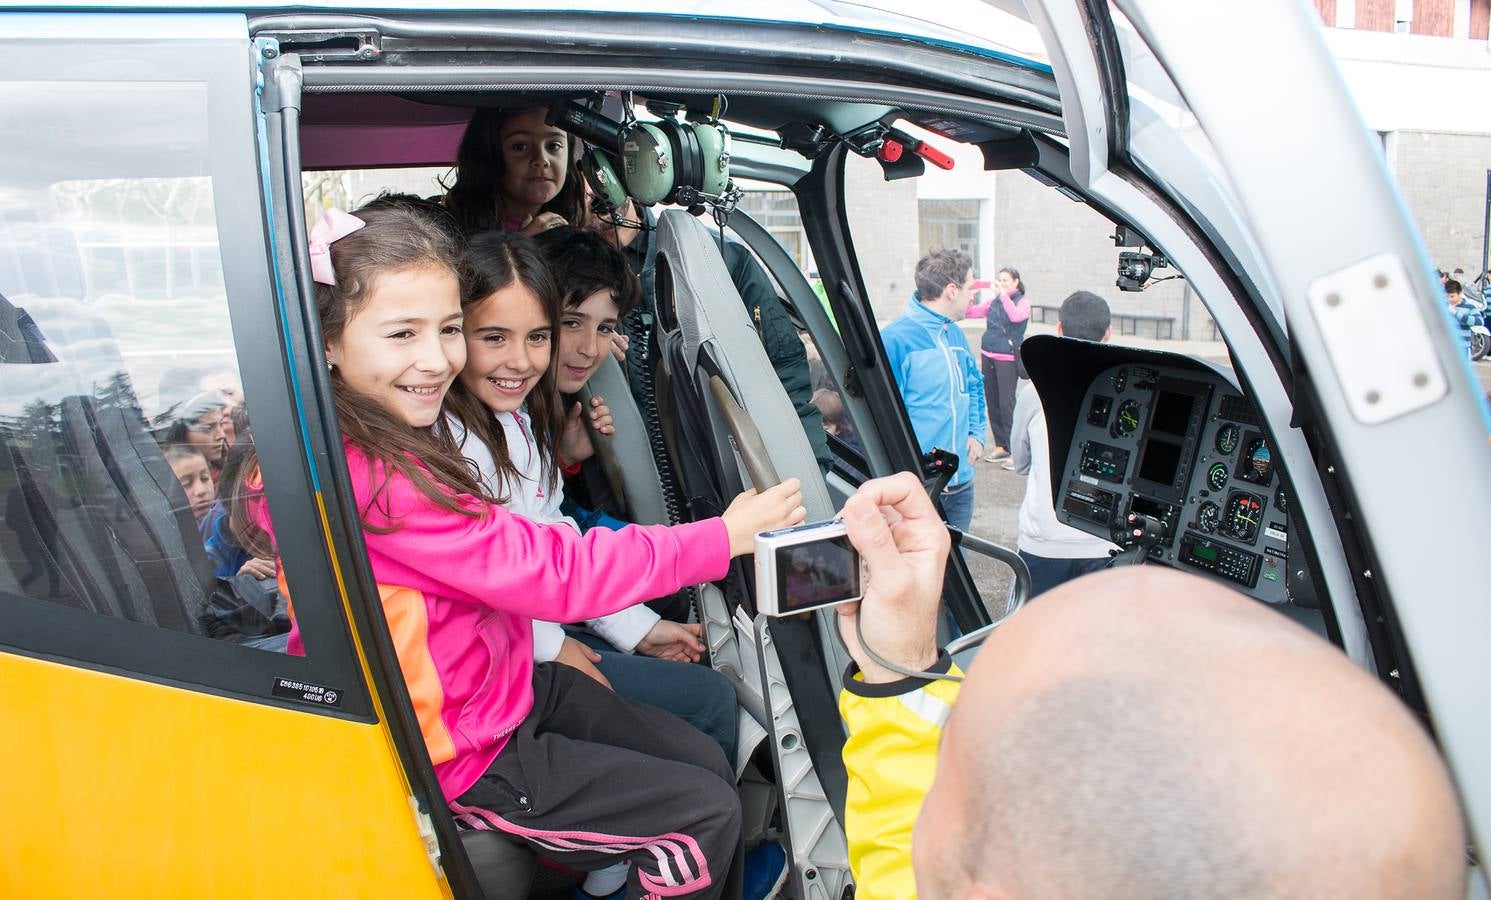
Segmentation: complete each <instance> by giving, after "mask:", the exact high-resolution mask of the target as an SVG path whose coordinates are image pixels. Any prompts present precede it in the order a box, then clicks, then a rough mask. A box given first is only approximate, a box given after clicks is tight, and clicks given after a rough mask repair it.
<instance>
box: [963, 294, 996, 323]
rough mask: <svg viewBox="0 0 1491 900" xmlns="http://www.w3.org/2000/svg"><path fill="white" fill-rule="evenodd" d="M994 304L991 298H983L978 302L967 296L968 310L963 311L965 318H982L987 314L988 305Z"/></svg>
mask: <svg viewBox="0 0 1491 900" xmlns="http://www.w3.org/2000/svg"><path fill="white" fill-rule="evenodd" d="M992 305H994V301H993V300H985V301H984V302H982V303H979V302H978V301H977V300H976V299H975V298H973V297H970V298H968V310H967V311H966V312H964V313H963V318H965V319H982V318H983V317H984V316H986V315H988V314H989V307H990V306H992Z"/></svg>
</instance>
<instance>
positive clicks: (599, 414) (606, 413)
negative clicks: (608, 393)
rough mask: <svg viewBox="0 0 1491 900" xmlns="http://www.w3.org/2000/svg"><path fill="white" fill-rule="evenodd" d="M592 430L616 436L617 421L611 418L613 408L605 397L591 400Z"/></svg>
mask: <svg viewBox="0 0 1491 900" xmlns="http://www.w3.org/2000/svg"><path fill="white" fill-rule="evenodd" d="M590 429H591V430H592V431H598V432H600V433H601V434H615V433H616V424H615V420H614V419H612V418H611V407H609V406H607V405H606V400H605V398H604V397H591V398H590Z"/></svg>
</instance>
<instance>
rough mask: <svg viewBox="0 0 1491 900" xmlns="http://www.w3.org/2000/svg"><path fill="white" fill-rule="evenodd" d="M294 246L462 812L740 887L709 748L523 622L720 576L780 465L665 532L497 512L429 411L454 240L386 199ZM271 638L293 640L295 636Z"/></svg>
mask: <svg viewBox="0 0 1491 900" xmlns="http://www.w3.org/2000/svg"><path fill="white" fill-rule="evenodd" d="M310 244H311V254H310V255H311V271H312V276H313V278H314V279H315V281H316V306H317V311H318V314H319V318H320V322H321V330H322V335H323V337H324V339H325V341H326V356H327V360H328V362H329V364H330V365H331V370H332V374H331V382H332V388H333V395H334V402H335V404H336V411H337V417H338V419H339V420H340V421H341V425H342V444H343V448H344V450H345V452H346V457H347V468H348V472H349V474H350V476H351V483H352V487H353V490H354V493H355V498H356V503H357V508H358V511H359V514H360V516H361V520H362V526H363V534H364V539H365V543H366V547H367V553H368V560H369V562H370V563H371V566H372V571H373V575H374V577H375V579H376V580H377V582H378V584H379V594H380V597H381V599H382V602H383V608H384V612H385V614H386V616H387V619H388V622H389V626H390V630H391V631H392V633H393V642H394V646H395V648H396V650H397V652H398V654H399V662H400V664H401V667H402V669H403V672H404V676H405V679H406V682H407V684H408V687H409V693H410V698H411V700H412V701H413V705H414V709H415V712H416V714H417V716H418V718H419V723H420V730H421V733H422V734H423V735H424V738H425V743H426V747H427V748H428V750H429V753H430V757H431V760H432V761H433V763H434V764H435V774H436V776H437V778H438V779H439V781H440V785H441V788H442V789H443V791H444V794H445V798H446V800H447V801H449V802H450V804H451V809H452V810H453V811H454V812H455V813H456V815H457V819H458V821H460V822H462V823H463V824H465V825H467V826H469V827H474V828H487V829H497V830H501V831H504V832H506V833H508V834H511V835H514V836H516V837H518V838H520V839H522V840H524V841H526V842H527V843H529V844H530V845H532V846H534V847H535V848H537V849H539V850H540V851H541V852H543V853H544V854H545V855H548V856H551V857H554V858H556V859H559V860H560V861H562V862H564V863H565V864H567V865H570V866H573V867H575V868H579V869H586V870H588V869H598V868H602V867H605V866H608V865H610V864H612V863H614V862H616V861H617V859H618V858H625V859H629V860H631V861H632V863H633V868H632V873H631V875H630V877H629V892H630V893H629V896H633V897H638V896H641V895H642V894H643V893H645V892H652V893H658V894H667V895H669V896H697V897H720V896H737V895H738V894H739V891H740V887H739V885H740V882H739V871H740V870H739V861H740V843H741V833H740V811H739V800H738V797H737V795H736V793H735V788H734V779H733V772H732V770H731V768H730V766H729V765H728V764H727V763H726V761H725V759H724V757H723V756H722V755H721V754H720V752H719V749H718V748H717V747H716V746H715V745H714V743H713V742H711V741H709V739H708V738H705V737H704V736H703V735H701V734H699V733H698V732H697V731H695V730H694V729H692V728H689V727H688V726H687V725H685V724H684V723H682V722H680V721H678V720H677V719H674V718H673V717H671V716H668V715H667V714H665V713H662V712H660V711H658V710H654V709H651V708H648V707H644V706H642V705H640V704H633V703H630V702H628V701H626V700H623V699H621V698H619V697H617V696H616V695H614V694H612V693H611V692H609V691H607V690H605V689H604V688H602V687H600V686H599V685H597V684H596V683H595V682H593V681H591V680H590V679H588V678H585V677H583V676H581V675H580V674H579V673H577V672H576V671H575V670H573V669H570V668H568V667H566V666H556V665H552V664H545V665H541V666H537V667H535V666H534V664H533V647H532V644H533V630H532V619H533V617H535V616H545V617H552V618H558V619H561V620H566V621H573V620H580V619H585V618H587V617H590V616H599V615H605V614H607V613H612V612H615V611H617V610H619V609H623V608H625V607H627V606H631V605H633V604H635V603H637V602H639V601H641V600H643V599H646V598H647V597H652V596H656V595H658V594H663V593H669V592H672V591H675V590H677V589H678V588H679V587H681V586H682V585H684V584H688V583H696V582H701V581H709V580H713V579H716V578H719V577H721V576H723V574H724V572H725V569H726V565H727V564H728V562H729V559H730V557H732V556H738V555H741V554H744V553H748V552H750V551H751V549H752V545H753V542H754V536H755V534H756V532H757V531H760V530H763V529H769V528H775V527H780V526H782V525H784V524H789V523H792V522H797V521H801V519H802V517H803V515H804V511H803V509H802V507H801V505H800V504H801V501H802V497H801V494H800V493H798V492H797V484H796V482H795V481H789V482H787V483H784V484H782V485H779V486H777V487H775V488H772V489H771V490H768V491H765V492H763V493H762V494H759V495H752V496H746V497H742V498H739V499H737V501H736V502H735V503H733V504H731V507H730V509H728V510H726V512H725V514H724V516H722V517H721V518H717V519H709V520H706V521H702V522H695V523H689V524H686V525H679V526H674V527H672V528H664V527H650V528H643V527H637V526H632V527H629V528H627V529H624V530H622V531H606V530H597V531H592V532H590V533H589V534H587V535H584V536H581V535H579V534H578V533H576V532H575V531H574V530H573V529H570V528H567V527H563V526H559V527H554V526H545V525H538V524H535V523H533V522H530V521H527V520H525V519H523V518H521V517H518V516H514V515H512V514H511V513H509V512H508V511H507V510H506V509H503V508H502V507H501V506H500V505H498V504H497V503H496V502H495V501H494V499H493V497H492V495H491V493H490V491H489V490H488V489H487V487H486V486H485V484H484V483H483V481H482V479H481V478H480V477H479V476H478V474H477V472H476V471H475V470H474V467H472V466H470V465H469V464H468V463H467V461H466V460H465V458H464V457H462V456H461V454H460V452H459V450H458V448H457V446H456V443H455V441H454V439H453V436H452V434H451V432H450V430H449V429H448V428H445V427H442V423H443V421H444V420H443V418H442V416H441V412H442V408H443V404H444V400H445V396H446V393H447V392H448V390H449V389H450V387H451V384H452V383H453V382H454V381H455V379H456V376H457V374H458V373H459V372H460V371H461V368H462V367H463V366H464V365H465V363H466V339H465V337H464V335H463V334H462V330H461V326H462V320H463V304H462V291H461V286H462V277H461V276H462V272H463V264H462V262H461V260H460V258H459V257H458V255H457V252H456V246H455V241H454V240H453V239H452V237H451V236H450V235H449V233H447V232H444V231H442V230H441V229H440V227H439V226H438V224H436V223H435V222H434V221H433V220H432V219H431V217H430V216H429V214H428V213H427V212H423V211H421V210H419V209H417V208H414V207H411V206H408V205H402V204H393V205H385V206H383V207H378V208H372V209H367V210H364V211H362V212H361V213H360V214H359V215H358V216H351V215H348V214H346V213H341V212H338V211H336V210H332V211H330V212H328V213H327V214H326V215H325V216H323V217H322V219H321V220H320V221H319V222H318V223H317V225H316V227H315V229H313V231H312V233H311V241H310ZM471 296H472V299H475V297H474V295H471ZM481 299H485V295H484V296H483V297H482V298H481ZM468 305H470V304H468ZM491 334H492V336H493V338H494V340H499V341H505V340H506V339H507V337H508V336H507V335H505V334H501V333H499V332H495V331H494V332H491ZM531 339H532V340H536V339H534V338H531V337H529V336H524V337H523V338H522V340H523V341H524V342H525V343H526V342H527V341H528V340H531ZM536 368H540V369H543V370H544V371H537V372H535V371H525V372H516V371H515V372H513V373H512V375H511V376H509V375H506V374H500V373H496V372H495V371H494V372H489V373H487V376H486V377H483V378H481V379H479V383H478V384H477V387H478V389H479V390H481V391H483V392H484V393H485V392H490V393H491V394H492V395H493V396H495V397H506V398H512V397H513V396H514V394H515V392H516V391H518V390H519V389H521V388H522V387H523V386H524V385H523V382H527V381H530V380H531V381H535V382H536V381H537V379H538V377H540V376H541V375H542V374H544V372H545V371H547V366H544V367H536ZM515 383H516V384H515ZM467 384H468V386H470V385H471V384H472V382H471V381H469V380H468V382H467ZM264 518H265V520H266V524H267V525H268V528H267V530H268V531H269V533H270V534H271V535H272V534H273V527H272V523H267V516H265V517H264ZM289 649H290V652H292V653H300V652H303V650H302V647H301V643H300V640H299V634H298V633H296V634H294V635H292V638H291V641H290V648H289Z"/></svg>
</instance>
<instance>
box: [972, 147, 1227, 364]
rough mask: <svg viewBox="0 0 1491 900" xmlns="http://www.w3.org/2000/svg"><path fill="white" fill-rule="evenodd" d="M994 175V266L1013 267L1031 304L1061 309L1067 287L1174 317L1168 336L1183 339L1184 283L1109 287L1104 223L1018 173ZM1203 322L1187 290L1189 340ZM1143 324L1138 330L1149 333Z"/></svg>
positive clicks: (1112, 266)
mask: <svg viewBox="0 0 1491 900" xmlns="http://www.w3.org/2000/svg"><path fill="white" fill-rule="evenodd" d="M997 178H998V181H999V185H998V189H997V190H996V191H995V197H996V199H995V212H994V252H995V267H994V270H997V269H998V268H1003V267H1005V266H1009V267H1012V268H1015V269H1018V270H1019V271H1020V275H1021V278H1022V279H1023V280H1024V282H1025V287H1026V290H1027V292H1028V293H1029V295H1030V302H1031V303H1033V304H1038V305H1041V304H1043V305H1048V306H1060V305H1061V301H1062V300H1064V299H1065V298H1066V297H1067V295H1069V294H1071V293H1072V292H1073V291H1077V290H1087V291H1092V292H1093V293H1095V294H1097V295H1098V296H1100V297H1102V298H1103V299H1105V300H1107V301H1108V305H1109V306H1110V307H1111V308H1112V309H1113V311H1114V312H1115V313H1132V314H1138V315H1158V316H1170V317H1172V318H1173V319H1174V320H1175V321H1174V326H1173V327H1174V336H1175V337H1176V338H1180V337H1181V336H1182V334H1181V325H1182V319H1183V316H1184V312H1183V309H1182V306H1183V304H1184V299H1185V288H1184V287H1183V285H1184V282H1183V281H1180V280H1176V281H1165V282H1160V283H1158V284H1154V286H1153V287H1151V288H1149V289H1148V290H1145V291H1142V292H1137V293H1128V292H1124V291H1120V290H1118V288H1117V287H1116V286H1115V284H1114V282H1115V281H1116V280H1117V277H1118V273H1117V269H1118V249H1117V248H1116V247H1115V246H1114V244H1113V240H1112V237H1113V224H1112V223H1111V222H1109V221H1108V220H1107V219H1106V218H1104V217H1103V216H1102V215H1099V214H1098V213H1097V212H1095V211H1093V210H1092V209H1091V208H1090V207H1088V206H1087V205H1086V204H1085V203H1077V202H1075V201H1073V200H1069V199H1067V198H1066V197H1065V196H1063V195H1061V194H1059V193H1057V192H1056V191H1054V190H1052V189H1051V188H1049V187H1047V186H1045V185H1044V184H1041V183H1040V182H1038V181H1036V180H1035V179H1034V178H1031V177H1030V176H1029V175H1026V174H1025V173H1024V172H1018V171H1010V172H1000V173H999V174H998V176H997ZM992 273H993V270H991V273H990V274H992ZM1175 274H1178V273H1177V272H1176V270H1175V269H1173V268H1170V269H1158V270H1156V277H1164V276H1167V275H1175ZM1209 323H1210V317H1209V316H1208V315H1207V313H1206V310H1205V308H1204V307H1203V306H1202V305H1201V303H1200V301H1199V299H1197V298H1195V297H1194V295H1193V297H1192V300H1191V337H1192V338H1193V339H1202V338H1209V337H1210V336H1211V329H1210V327H1209ZM1149 327H1152V326H1145V327H1144V328H1143V329H1141V331H1140V332H1139V333H1140V334H1144V335H1148V334H1151V333H1152V332H1150V331H1149V330H1147V329H1148V328H1149ZM1115 331H1116V329H1115Z"/></svg>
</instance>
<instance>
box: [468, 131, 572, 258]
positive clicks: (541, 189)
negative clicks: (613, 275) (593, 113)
mask: <svg viewBox="0 0 1491 900" xmlns="http://www.w3.org/2000/svg"><path fill="white" fill-rule="evenodd" d="M547 112H548V110H546V109H544V108H543V107H536V108H534V109H521V110H517V109H487V108H481V109H478V110H476V112H474V113H473V114H472V116H471V122H470V123H469V124H468V125H467V126H466V133H465V134H464V135H462V137H461V145H460V147H459V149H457V151H456V181H455V183H454V184H451V185H449V186H448V187H447V188H446V194H445V206H446V208H448V209H449V210H450V211H451V213H452V214H454V215H455V217H456V220H457V221H458V222H460V223H461V227H462V228H463V229H465V231H466V233H467V234H476V233H477V232H481V231H522V232H523V233H524V234H537V233H539V232H541V231H543V230H544V229H546V228H552V227H554V226H555V225H566V224H568V225H584V224H585V223H586V222H587V220H588V218H589V214H588V210H587V208H586V206H585V185H584V182H583V181H582V179H581V177H580V172H579V169H578V168H577V166H576V154H575V153H573V152H572V150H573V145H572V144H571V140H572V139H571V138H570V136H569V135H568V134H567V133H566V132H564V131H563V130H561V129H560V128H559V127H558V126H555V125H548V124H545V122H544V116H545V115H546V114H547Z"/></svg>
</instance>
